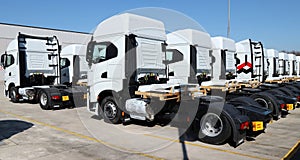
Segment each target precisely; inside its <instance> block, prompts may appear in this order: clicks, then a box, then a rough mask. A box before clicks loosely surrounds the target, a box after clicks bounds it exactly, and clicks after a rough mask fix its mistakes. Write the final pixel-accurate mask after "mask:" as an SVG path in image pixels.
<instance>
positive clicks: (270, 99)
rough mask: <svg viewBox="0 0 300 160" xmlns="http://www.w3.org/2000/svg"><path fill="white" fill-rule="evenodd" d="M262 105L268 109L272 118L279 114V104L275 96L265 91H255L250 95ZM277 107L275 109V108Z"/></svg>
mask: <svg viewBox="0 0 300 160" xmlns="http://www.w3.org/2000/svg"><path fill="white" fill-rule="evenodd" d="M250 97H251V98H253V99H254V100H255V101H256V102H257V103H259V104H260V105H261V106H262V107H264V108H267V109H270V110H271V111H272V116H273V117H274V118H276V117H278V116H279V105H278V104H277V102H276V98H275V97H274V96H273V95H272V94H270V93H267V92H260V93H255V94H253V95H251V96H250ZM276 108H277V109H276Z"/></svg>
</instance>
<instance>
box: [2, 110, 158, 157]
mask: <svg viewBox="0 0 300 160" xmlns="http://www.w3.org/2000/svg"><path fill="white" fill-rule="evenodd" d="M0 112H1V113H5V114H7V115H10V116H13V117H15V118H18V119H21V120H25V121H28V122H31V123H35V124H38V125H41V126H45V127H49V128H51V129H53V130H56V131H60V132H63V133H67V134H70V135H73V136H75V137H78V138H82V139H86V140H90V141H93V142H97V143H101V144H103V145H106V146H110V147H114V148H118V149H121V150H125V151H128V152H131V153H133V154H136V155H140V156H143V157H147V158H151V159H155V160H163V158H160V157H156V156H152V155H149V154H145V153H141V152H136V151H133V150H130V149H127V148H123V147H120V146H116V145H113V144H110V143H107V142H104V141H101V140H99V139H96V138H92V137H89V136H86V135H83V134H80V133H76V132H73V131H69V130H67V129H63V128H60V127H56V126H54V125H50V124H47V123H43V122H40V121H37V120H34V119H31V118H26V117H24V116H20V115H17V114H14V113H11V112H7V111H3V110H0Z"/></svg>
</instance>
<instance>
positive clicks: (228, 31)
mask: <svg viewBox="0 0 300 160" xmlns="http://www.w3.org/2000/svg"><path fill="white" fill-rule="evenodd" d="M229 35H230V0H228V26H227V38H229Z"/></svg>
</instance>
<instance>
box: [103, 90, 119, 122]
mask: <svg viewBox="0 0 300 160" xmlns="http://www.w3.org/2000/svg"><path fill="white" fill-rule="evenodd" d="M99 109H100V115H101V116H102V118H103V119H104V121H105V122H107V123H112V124H118V123H120V121H121V110H120V109H119V107H118V106H117V103H116V101H115V99H114V98H113V97H112V96H107V97H105V98H104V99H103V100H102V101H101V104H100V108H99Z"/></svg>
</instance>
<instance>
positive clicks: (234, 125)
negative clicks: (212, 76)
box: [86, 13, 249, 145]
mask: <svg viewBox="0 0 300 160" xmlns="http://www.w3.org/2000/svg"><path fill="white" fill-rule="evenodd" d="M166 45H167V44H166V33H165V28H164V24H163V23H162V22H161V21H158V20H154V19H151V18H147V17H143V16H139V15H134V14H129V13H125V14H120V15H116V16H113V17H111V18H108V19H106V20H104V21H103V22H101V23H100V24H99V25H98V26H97V28H96V30H95V32H94V33H93V36H92V39H91V41H90V42H89V44H88V46H87V56H86V58H87V62H88V64H89V70H88V86H87V87H88V92H87V95H88V96H87V97H88V102H87V103H88V104H87V109H88V111H90V112H92V113H93V114H95V115H99V116H102V117H103V119H104V121H106V122H109V123H113V124H117V123H121V122H126V121H128V120H131V119H137V120H142V121H151V122H155V121H156V122H160V121H162V120H166V119H168V120H170V121H172V122H176V123H172V126H176V127H179V128H185V129H186V130H188V131H189V132H190V133H194V134H196V135H197V137H198V138H199V139H200V140H201V141H204V142H207V143H211V144H221V143H224V142H227V141H229V140H230V141H232V142H233V144H234V145H238V144H240V143H241V142H243V141H244V139H245V136H246V130H247V128H248V127H249V118H248V117H247V116H245V115H242V114H241V113H240V112H239V111H238V110H237V109H236V108H235V107H234V106H232V105H230V104H226V103H223V99H222V97H219V96H206V95H204V94H202V92H200V91H199V90H198V87H197V86H198V85H195V84H188V83H187V84H184V83H181V84H172V83H168V79H169V78H168V77H169V73H168V65H169V64H172V63H175V62H177V61H180V60H181V58H180V57H178V55H177V54H176V53H173V52H167V51H166ZM164 56H165V57H169V58H168V59H164V58H163V57H164ZM177 122H178V123H177Z"/></svg>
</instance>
